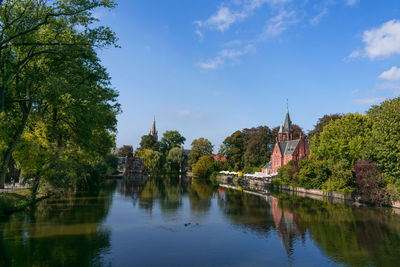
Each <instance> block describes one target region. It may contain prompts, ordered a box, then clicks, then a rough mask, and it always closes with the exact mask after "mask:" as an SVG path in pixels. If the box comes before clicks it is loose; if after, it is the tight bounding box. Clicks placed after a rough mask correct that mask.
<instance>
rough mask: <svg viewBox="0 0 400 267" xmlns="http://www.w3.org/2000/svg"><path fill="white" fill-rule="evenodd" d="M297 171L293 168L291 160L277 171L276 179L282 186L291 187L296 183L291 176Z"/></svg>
mask: <svg viewBox="0 0 400 267" xmlns="http://www.w3.org/2000/svg"><path fill="white" fill-rule="evenodd" d="M297 171H298V168H297V166H295V164H294V162H293V161H292V160H291V161H289V162H288V163H287V164H286V165H284V166H282V167H280V168H279V169H278V178H279V180H280V182H281V183H282V184H288V185H292V184H293V183H295V182H296V181H295V180H294V177H293V176H294V174H295V173H296V172H297Z"/></svg>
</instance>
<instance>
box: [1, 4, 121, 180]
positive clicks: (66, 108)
mask: <svg viewBox="0 0 400 267" xmlns="http://www.w3.org/2000/svg"><path fill="white" fill-rule="evenodd" d="M114 5H115V4H114V2H113V1H107V0H101V1H100V0H92V1H61V0H56V1H17V0H5V1H1V5H0V33H1V34H0V57H1V60H0V64H1V66H0V124H1V130H0V158H1V177H0V187H3V186H4V179H5V175H6V173H7V170H8V167H9V163H10V160H11V158H12V157H14V158H15V162H16V163H17V164H18V166H19V167H20V168H22V170H23V173H24V175H28V176H32V177H35V178H38V180H40V179H39V178H45V180H47V181H48V182H51V181H52V182H53V184H58V185H67V186H71V184H74V185H78V184H80V183H81V182H82V181H84V180H86V181H87V179H88V177H87V174H94V172H97V171H101V169H104V168H103V167H101V168H100V165H99V164H98V163H100V162H103V163H104V162H105V161H104V160H105V158H106V157H107V154H108V153H109V152H110V149H111V147H113V146H114V138H115V136H114V134H113V132H114V131H116V122H117V121H116V114H117V113H118V112H119V111H120V108H119V105H118V104H117V103H116V98H117V96H118V93H117V92H116V91H115V90H114V89H113V88H111V84H110V77H109V75H108V74H107V72H106V70H105V68H104V67H103V66H101V64H100V60H99V58H98V56H97V50H98V49H101V48H103V47H108V46H115V42H116V37H115V35H114V33H113V32H112V31H111V30H110V29H109V28H107V27H103V26H96V25H95V24H94V22H97V21H98V20H97V19H96V18H95V17H94V16H93V12H94V10H95V9H96V8H100V7H106V8H110V7H113V6H114ZM97 25H98V24H97ZM14 152H15V153H14ZM96 166H97V167H96ZM53 178H54V179H53ZM54 180H56V182H55V181H54Z"/></svg>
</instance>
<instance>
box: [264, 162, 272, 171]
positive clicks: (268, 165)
mask: <svg viewBox="0 0 400 267" xmlns="http://www.w3.org/2000/svg"><path fill="white" fill-rule="evenodd" d="M261 169H262V170H263V169H265V170H267V169H272V162H271V161H270V162H267V164H265V166H264V167H262V168H261Z"/></svg>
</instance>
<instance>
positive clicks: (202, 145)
mask: <svg viewBox="0 0 400 267" xmlns="http://www.w3.org/2000/svg"><path fill="white" fill-rule="evenodd" d="M213 148H214V146H213V145H212V144H211V142H210V141H209V140H208V139H206V138H203V137H201V138H199V139H195V140H193V142H192V148H191V150H190V153H189V163H190V165H191V166H193V165H194V164H195V163H196V162H197V161H198V160H199V158H201V157H202V156H206V155H208V156H211V155H212V153H213Z"/></svg>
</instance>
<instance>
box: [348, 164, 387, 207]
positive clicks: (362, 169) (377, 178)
mask: <svg viewBox="0 0 400 267" xmlns="http://www.w3.org/2000/svg"><path fill="white" fill-rule="evenodd" d="M354 172H355V176H356V185H357V191H356V192H355V193H356V195H358V196H360V197H361V198H363V199H364V200H368V201H371V202H374V203H376V204H379V205H382V204H385V203H386V202H387V201H388V200H389V197H388V193H387V190H386V182H385V179H384V177H383V175H382V173H381V172H380V171H379V170H378V168H377V167H376V165H375V163H374V162H372V161H369V160H360V161H357V162H356V164H355V165H354Z"/></svg>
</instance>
